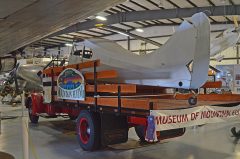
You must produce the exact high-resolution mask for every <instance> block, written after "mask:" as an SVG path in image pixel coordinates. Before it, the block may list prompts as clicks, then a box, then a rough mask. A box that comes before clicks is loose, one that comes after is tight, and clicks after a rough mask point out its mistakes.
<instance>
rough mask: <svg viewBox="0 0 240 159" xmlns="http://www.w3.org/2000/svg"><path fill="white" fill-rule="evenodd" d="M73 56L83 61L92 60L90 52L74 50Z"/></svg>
mask: <svg viewBox="0 0 240 159" xmlns="http://www.w3.org/2000/svg"><path fill="white" fill-rule="evenodd" d="M73 55H75V56H81V57H83V58H85V59H91V58H92V55H93V52H92V50H84V51H83V50H76V51H74V53H73Z"/></svg>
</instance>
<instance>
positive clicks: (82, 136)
mask: <svg viewBox="0 0 240 159" xmlns="http://www.w3.org/2000/svg"><path fill="white" fill-rule="evenodd" d="M77 139H78V142H79V144H80V146H81V147H82V149H83V150H86V151H92V150H96V149H99V148H100V117H99V115H98V114H97V113H93V112H89V111H87V110H82V111H81V112H80V114H79V116H78V119H77Z"/></svg>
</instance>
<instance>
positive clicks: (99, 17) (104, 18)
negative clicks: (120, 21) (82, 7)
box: [96, 15, 107, 21]
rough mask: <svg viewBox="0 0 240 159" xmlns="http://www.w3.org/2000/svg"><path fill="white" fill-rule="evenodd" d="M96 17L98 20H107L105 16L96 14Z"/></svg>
mask: <svg viewBox="0 0 240 159" xmlns="http://www.w3.org/2000/svg"><path fill="white" fill-rule="evenodd" d="M96 19H98V20H101V21H106V20H107V18H106V17H102V16H99V15H98V16H96Z"/></svg>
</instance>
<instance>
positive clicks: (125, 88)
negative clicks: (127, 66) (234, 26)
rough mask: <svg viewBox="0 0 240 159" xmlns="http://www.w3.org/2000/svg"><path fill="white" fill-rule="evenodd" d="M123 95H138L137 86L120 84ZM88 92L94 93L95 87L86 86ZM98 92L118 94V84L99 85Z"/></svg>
mask: <svg viewBox="0 0 240 159" xmlns="http://www.w3.org/2000/svg"><path fill="white" fill-rule="evenodd" d="M119 86H120V87H121V93H136V85H133V84H120V85H119ZM86 92H94V85H86ZM97 92H109V93H117V92H118V84H109V85H104V84H99V85H97Z"/></svg>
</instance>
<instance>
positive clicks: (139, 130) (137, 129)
mask: <svg viewBox="0 0 240 159" xmlns="http://www.w3.org/2000/svg"><path fill="white" fill-rule="evenodd" d="M134 128H135V132H136V134H137V136H138V137H139V139H140V141H141V142H144V141H145V133H146V126H143V125H138V126H135V127H134Z"/></svg>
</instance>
